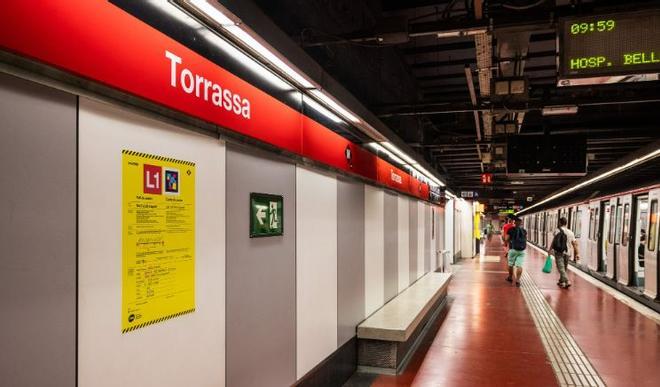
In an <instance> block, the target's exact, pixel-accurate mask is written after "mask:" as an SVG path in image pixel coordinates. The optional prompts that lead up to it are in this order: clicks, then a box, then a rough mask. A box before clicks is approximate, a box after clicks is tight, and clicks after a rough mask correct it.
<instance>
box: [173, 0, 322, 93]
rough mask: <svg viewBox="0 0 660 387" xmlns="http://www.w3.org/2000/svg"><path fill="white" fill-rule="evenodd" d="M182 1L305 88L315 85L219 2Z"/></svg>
mask: <svg viewBox="0 0 660 387" xmlns="http://www.w3.org/2000/svg"><path fill="white" fill-rule="evenodd" d="M180 3H181V5H182V6H183V7H184V8H186V9H188V10H189V11H192V12H194V13H195V14H197V15H201V16H202V17H204V18H206V19H210V20H211V21H213V22H214V23H215V24H217V25H218V26H220V27H221V28H222V29H223V30H225V31H227V32H228V33H229V34H231V35H232V36H233V37H234V38H236V39H237V40H239V41H240V42H241V43H243V44H244V45H245V46H247V47H248V48H249V49H250V50H252V51H253V52H254V53H255V54H257V55H259V56H261V57H262V58H263V59H264V60H266V61H267V62H268V63H270V64H271V65H272V66H273V67H275V68H277V69H278V70H279V71H281V72H282V73H284V74H285V75H287V76H288V77H289V78H291V79H292V80H293V81H295V82H296V83H297V84H298V85H300V86H302V87H303V88H305V89H311V88H313V87H314V85H313V84H312V83H311V82H310V81H309V80H307V78H305V77H304V76H303V75H302V74H300V73H299V72H298V71H296V70H294V69H293V68H292V67H291V66H289V65H288V64H286V63H284V61H283V60H282V59H280V58H279V57H277V55H275V54H274V53H273V51H271V49H269V48H267V47H266V46H264V45H263V44H262V43H260V42H259V41H257V39H255V38H254V37H253V36H252V35H250V34H249V33H248V32H247V31H246V30H244V29H243V28H242V27H241V25H240V24H238V23H237V22H235V21H234V20H232V19H231V18H230V17H229V16H227V15H226V14H225V11H224V10H223V9H222V8H220V7H221V6H220V4H219V3H218V2H215V1H208V0H182V1H181V2H180Z"/></svg>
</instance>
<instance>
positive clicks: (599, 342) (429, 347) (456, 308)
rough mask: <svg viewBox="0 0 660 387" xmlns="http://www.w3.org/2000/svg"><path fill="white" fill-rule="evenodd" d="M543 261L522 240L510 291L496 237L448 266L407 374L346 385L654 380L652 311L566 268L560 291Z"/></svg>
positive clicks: (659, 354)
mask: <svg viewBox="0 0 660 387" xmlns="http://www.w3.org/2000/svg"><path fill="white" fill-rule="evenodd" d="M482 247H483V245H482ZM482 251H483V250H482ZM544 258H545V255H544V254H542V253H541V252H540V251H539V249H537V248H535V247H533V246H532V245H531V244H530V245H528V248H527V258H526V262H525V265H524V274H523V281H522V282H523V283H522V286H521V288H516V287H515V286H512V285H511V284H510V283H508V282H506V281H505V280H504V279H505V277H506V275H507V274H506V270H507V266H506V260H505V259H504V258H503V249H502V247H501V242H500V239H499V237H498V236H493V238H492V240H491V241H490V242H487V243H486V246H485V252H484V253H483V254H481V255H479V256H477V257H475V258H474V259H470V260H463V261H461V262H460V263H459V264H457V265H455V266H454V268H453V270H454V278H453V281H452V283H451V285H450V289H449V294H450V297H449V302H448V306H447V308H446V309H445V311H444V312H443V313H444V314H443V315H442V316H441V318H440V319H438V321H437V322H436V325H435V327H434V328H433V333H432V334H429V335H428V336H427V339H426V341H425V342H424V344H422V346H421V347H420V350H419V351H418V353H417V354H416V355H415V357H414V358H413V360H412V361H411V363H410V365H409V366H408V368H407V369H406V371H405V372H404V373H403V374H401V375H398V376H385V375H378V376H375V375H367V374H356V375H354V376H353V377H352V378H351V380H349V382H348V383H347V384H346V386H350V387H353V386H366V385H370V386H383V387H384V386H573V385H575V386H603V385H606V386H657V385H658V383H660V375H659V374H658V368H657V365H658V364H660V350H659V348H660V319H658V317H659V316H658V314H657V313H655V312H653V311H650V309H648V310H646V311H645V312H644V311H643V310H642V311H643V312H644V313H640V311H637V310H635V309H633V308H632V307H630V306H628V305H627V304H626V302H629V303H634V301H632V300H630V301H626V300H624V301H620V300H619V299H618V298H620V297H615V296H614V293H613V294H611V293H610V292H612V291H606V290H603V289H601V288H600V287H598V286H597V285H596V284H594V283H592V282H591V281H589V280H587V279H585V277H584V276H582V275H579V274H576V272H575V271H572V270H571V271H570V272H569V274H568V275H569V278H570V281H571V282H572V284H573V285H572V286H571V287H570V289H568V290H564V289H560V288H559V287H557V285H556V281H557V271H556V268H554V267H553V272H552V273H550V274H545V273H543V272H542V271H541V268H542V267H543V263H544ZM641 308H644V307H641ZM535 320H536V321H535Z"/></svg>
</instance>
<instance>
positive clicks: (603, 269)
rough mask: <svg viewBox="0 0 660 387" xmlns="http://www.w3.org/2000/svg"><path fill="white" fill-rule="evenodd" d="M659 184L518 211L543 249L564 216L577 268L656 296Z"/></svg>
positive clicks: (622, 285)
mask: <svg viewBox="0 0 660 387" xmlns="http://www.w3.org/2000/svg"><path fill="white" fill-rule="evenodd" d="M659 202H660V185H653V186H649V187H644V188H639V189H634V190H630V191H625V192H620V193H616V194H612V195H608V196H602V197H598V198H591V199H588V200H585V201H580V202H575V203H572V204H568V205H563V206H560V207H555V208H552V209H548V210H544V211H540V212H536V213H532V214H524V215H521V218H522V219H523V222H524V227H525V228H526V229H527V232H528V239H529V241H530V242H532V243H534V244H536V245H537V246H539V247H542V248H544V249H546V248H548V247H549V245H550V244H551V243H552V237H553V233H554V231H555V229H556V228H557V222H558V220H559V218H560V217H566V219H567V220H568V225H569V228H570V229H571V230H572V231H573V232H574V233H575V237H576V239H577V241H578V248H579V250H580V261H579V262H575V255H574V254H573V251H572V250H573V247H572V246H569V249H570V250H571V251H569V253H570V255H571V259H572V260H573V262H574V263H575V264H576V265H577V266H578V267H580V268H581V269H583V270H585V271H587V272H589V273H591V274H592V275H594V276H595V277H600V278H601V279H603V280H604V281H605V282H610V284H612V285H614V286H615V287H616V286H617V285H620V286H618V287H624V288H627V289H629V290H631V291H633V292H634V293H636V294H637V295H639V296H642V297H644V298H647V299H649V300H655V301H659V300H660V297H659V295H658V288H659V286H658V278H659V277H660V275H659V273H658V256H659V254H658V250H659V249H660V246H658V238H659V235H658V211H659V208H660V207H659V206H660V204H659Z"/></svg>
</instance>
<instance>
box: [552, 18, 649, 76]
mask: <svg viewBox="0 0 660 387" xmlns="http://www.w3.org/2000/svg"><path fill="white" fill-rule="evenodd" d="M558 35H559V86H571V85H580V84H598V83H617V82H633V81H642V80H656V79H657V74H658V73H660V10H651V11H649V10H647V11H643V12H630V13H616V14H608V15H596V16H588V17H580V18H567V19H562V20H560V22H559V33H558ZM580 79H583V81H580Z"/></svg>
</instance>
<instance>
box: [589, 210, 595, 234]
mask: <svg viewBox="0 0 660 387" xmlns="http://www.w3.org/2000/svg"><path fill="white" fill-rule="evenodd" d="M589 240H591V241H592V240H594V209H593V208H590V209H589Z"/></svg>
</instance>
